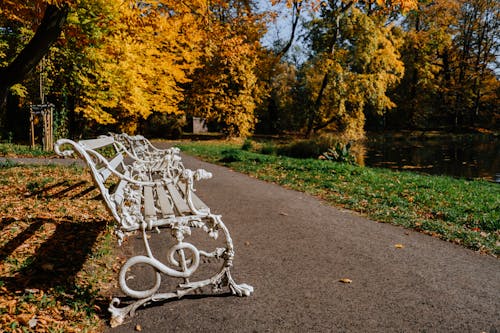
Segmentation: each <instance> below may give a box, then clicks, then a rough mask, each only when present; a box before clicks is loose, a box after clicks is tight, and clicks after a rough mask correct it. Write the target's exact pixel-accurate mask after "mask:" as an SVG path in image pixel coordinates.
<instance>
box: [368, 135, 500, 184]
mask: <svg viewBox="0 0 500 333" xmlns="http://www.w3.org/2000/svg"><path fill="white" fill-rule="evenodd" d="M363 155H364V156H362V163H363V162H364V165H366V166H373V167H384V168H391V169H398V170H411V171H418V172H423V173H428V174H438V175H450V176H454V177H462V178H469V179H472V178H484V179H487V180H490V181H495V182H498V183H500V140H499V138H498V137H493V136H488V135H481V134H479V135H472V134H468V135H446V134H433V135H429V134H420V135H416V134H414V133H398V134H393V135H387V134H370V133H369V134H368V135H367V140H366V142H365V149H364V154H363Z"/></svg>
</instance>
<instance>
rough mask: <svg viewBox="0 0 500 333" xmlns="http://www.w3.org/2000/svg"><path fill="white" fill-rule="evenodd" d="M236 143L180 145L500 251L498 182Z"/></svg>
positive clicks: (382, 216)
mask: <svg viewBox="0 0 500 333" xmlns="http://www.w3.org/2000/svg"><path fill="white" fill-rule="evenodd" d="M240 146H241V145H237V144H231V143H227V142H213V141H212V142H193V143H183V144H181V145H180V147H181V149H182V150H183V151H185V152H187V153H190V154H193V155H197V156H199V157H201V158H203V159H205V160H207V161H209V162H214V163H219V164H224V165H227V166H229V167H231V168H232V169H233V170H235V171H239V172H243V173H246V174H250V175H252V176H254V177H257V178H260V179H263V180H266V181H269V182H274V183H277V184H280V185H282V186H285V187H287V188H291V189H295V190H299V191H303V192H307V193H309V194H312V195H315V196H318V197H320V198H322V199H324V200H326V201H327V202H329V203H330V204H332V205H335V206H341V207H345V208H348V209H350V210H353V211H357V212H360V213H363V214H365V215H366V216H368V217H369V218H371V219H374V220H377V221H380V222H388V223H392V224H396V225H401V226H404V227H407V228H412V229H416V230H418V231H421V232H424V233H428V234H431V235H433V236H435V237H439V238H442V239H444V240H448V241H452V242H455V243H459V244H462V245H464V246H466V247H468V248H471V249H474V250H479V251H481V252H485V253H490V254H493V255H495V256H498V255H499V254H500V186H499V185H498V184H493V183H490V182H487V181H480V180H473V181H471V180H464V179H456V178H452V177H446V176H428V175H423V174H418V173H412V172H398V171H393V170H388V169H377V168H368V167H360V166H356V165H349V164H343V163H335V162H330V161H322V160H317V159H295V158H289V157H283V156H276V155H263V154H259V153H256V152H252V151H248V150H242V149H240Z"/></svg>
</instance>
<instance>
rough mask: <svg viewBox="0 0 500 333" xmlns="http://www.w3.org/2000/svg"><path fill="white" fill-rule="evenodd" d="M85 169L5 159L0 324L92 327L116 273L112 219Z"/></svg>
mask: <svg viewBox="0 0 500 333" xmlns="http://www.w3.org/2000/svg"><path fill="white" fill-rule="evenodd" d="M98 195H99V192H98V190H97V189H95V188H93V184H92V182H91V179H90V176H89V174H88V172H87V171H84V170H83V169H82V168H77V167H61V166H16V165H15V164H13V163H4V164H3V165H0V331H1V332H28V331H29V332H95V331H99V330H100V329H101V328H102V327H103V323H104V320H105V319H107V317H108V314H107V305H108V302H109V295H107V293H109V291H110V290H111V288H112V286H113V282H112V279H114V278H115V277H116V272H115V271H116V269H117V267H114V265H116V257H115V255H114V254H113V249H114V248H115V247H116V240H115V237H114V235H113V233H112V230H111V228H110V226H111V222H112V218H111V216H110V215H109V214H108V213H107V211H106V210H105V207H104V205H103V204H102V203H101V200H100V198H98V197H97V196H98Z"/></svg>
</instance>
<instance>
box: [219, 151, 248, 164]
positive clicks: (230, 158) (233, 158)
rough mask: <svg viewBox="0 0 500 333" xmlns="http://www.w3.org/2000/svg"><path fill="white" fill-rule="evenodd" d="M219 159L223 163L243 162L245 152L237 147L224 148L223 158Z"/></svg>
mask: <svg viewBox="0 0 500 333" xmlns="http://www.w3.org/2000/svg"><path fill="white" fill-rule="evenodd" d="M219 161H220V162H223V163H231V162H241V161H243V153H242V152H241V150H239V149H235V148H232V149H227V150H223V151H222V158H221V159H220V160H219Z"/></svg>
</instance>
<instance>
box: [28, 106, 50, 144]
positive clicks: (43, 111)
mask: <svg viewBox="0 0 500 333" xmlns="http://www.w3.org/2000/svg"><path fill="white" fill-rule="evenodd" d="M36 117H41V121H42V122H43V124H42V131H43V133H42V148H43V150H45V151H52V150H53V149H54V147H53V146H54V125H53V121H54V104H40V105H31V106H30V122H31V147H32V148H34V147H35V118H36Z"/></svg>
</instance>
